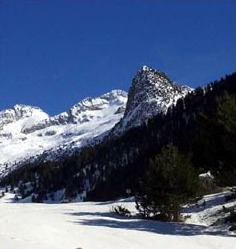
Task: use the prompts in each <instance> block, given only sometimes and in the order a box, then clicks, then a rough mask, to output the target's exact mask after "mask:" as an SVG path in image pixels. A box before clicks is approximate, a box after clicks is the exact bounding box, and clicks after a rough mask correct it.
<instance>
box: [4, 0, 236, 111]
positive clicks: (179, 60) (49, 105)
mask: <svg viewBox="0 0 236 249" xmlns="http://www.w3.org/2000/svg"><path fill="white" fill-rule="evenodd" d="M235 8H236V6H235V1H234V0H221V1H220V0H218V1H217V0H215V1H214V0H208V1H203V0H201V1H194V0H190V1H187V0H186V1H184V0H182V1H177V0H176V1H175V0H172V1H164V0H162V1H154V0H153V1H151V0H150V1H145V0H143V1H133V0H130V1H125V0H123V1H122V0H120V1H115V0H114V1H112V0H111V1H108V0H106V1H91V0H90V1H85V0H84V1H79V0H77V1H75V0H74V1H66V0H64V1H60V0H58V1H56V0H54V1H52V0H51V1H42V0H41V1H40V0H37V1H36V0H31V1H29V0H28V1H26V0H25V1H23V0H14V1H13V0H0V34H1V43H0V51H1V58H0V110H2V109H5V108H9V107H11V106H13V105H14V104H16V103H22V104H30V105H35V106H39V107H41V108H42V109H43V110H45V111H46V112H48V113H49V114H51V115H53V114H58V113H60V112H62V111H66V110H67V109H69V108H70V107H71V106H72V105H73V104H76V103H77V102H79V101H80V100H82V99H83V98H84V97H87V96H91V97H94V96H99V95H101V94H103V93H106V92H108V91H110V90H112V89H123V90H126V91H127V90H128V88H129V86H130V84H131V80H132V77H133V76H134V74H135V73H136V71H137V70H138V69H139V68H140V66H142V65H144V64H145V65H149V66H151V67H153V68H156V69H159V70H162V71H165V72H166V73H167V74H168V75H169V76H170V78H171V79H172V80H174V81H177V82H179V83H182V84H188V85H189V86H192V87H196V86H199V85H203V84H206V83H208V82H210V81H212V80H215V79H217V78H219V77H221V76H224V75H225V74H227V73H232V72H233V71H234V70H235V66H236V62H235V56H236V49H235V44H236V34H235V33H236V27H235V25H236V19H235V18H236V13H235Z"/></svg>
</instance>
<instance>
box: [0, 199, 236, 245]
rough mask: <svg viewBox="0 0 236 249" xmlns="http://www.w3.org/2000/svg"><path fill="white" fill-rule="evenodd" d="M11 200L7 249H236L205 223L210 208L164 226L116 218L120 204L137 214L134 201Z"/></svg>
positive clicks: (0, 202)
mask: <svg viewBox="0 0 236 249" xmlns="http://www.w3.org/2000/svg"><path fill="white" fill-rule="evenodd" d="M11 198H13V195H11V194H6V195H5V197H3V198H1V199H0V248H1V249H80V248H82V249H155V248H158V249H236V237H235V236H234V235H233V234H232V235H231V236H228V235H224V234H221V233H212V232H211V231H210V230H209V229H207V224H206V223H207V222H205V224H204V222H202V224H200V223H201V218H202V219H203V216H204V215H206V213H207V212H206V209H205V210H202V211H201V210H200V211H199V210H198V212H196V210H192V211H191V212H192V213H191V214H192V217H193V218H190V220H189V222H188V224H186V223H163V222H157V221H149V220H140V219H136V218H123V217H119V216H117V215H115V214H113V213H111V209H112V207H113V206H115V205H117V204H122V205H123V206H125V207H127V208H129V209H130V210H131V211H132V210H133V211H134V210H135V209H134V202H133V201H132V200H129V199H128V200H123V201H122V200H121V201H120V202H105V203H92V202H84V203H68V204H34V203H14V202H12V199H11ZM214 198H215V197H214ZM214 198H212V199H214ZM217 198H218V199H219V200H220V198H221V196H220V195H218V196H217ZM212 199H211V198H209V201H212ZM218 199H217V200H218ZM219 200H218V202H219ZM207 201H208V199H207ZM216 202H217V201H216ZM209 203H210V202H209ZM218 204H219V203H218ZM212 208H213V209H216V208H217V203H216V206H214V207H212V206H211V207H209V210H211V209H212ZM186 212H187V211H186ZM204 212H205V213H204ZM208 213H209V212H208ZM191 222H192V223H195V224H189V223H191Z"/></svg>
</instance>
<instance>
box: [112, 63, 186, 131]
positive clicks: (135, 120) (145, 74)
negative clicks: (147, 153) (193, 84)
mask: <svg viewBox="0 0 236 249" xmlns="http://www.w3.org/2000/svg"><path fill="white" fill-rule="evenodd" d="M190 90H191V89H190V88H189V87H187V86H179V85H176V84H174V83H173V82H172V81H171V80H170V79H169V78H168V76H167V75H166V74H164V73H163V72H160V71H157V70H154V69H152V68H150V67H147V66H143V67H142V68H141V69H140V70H139V71H138V73H137V74H136V76H135V77H134V79H133V81H132V84H131V87H130V89H129V92H128V101H127V105H126V110H125V114H124V117H123V118H122V119H121V121H120V122H119V123H118V124H117V125H116V127H115V129H113V132H115V133H119V132H122V131H125V130H127V129H129V128H131V127H134V126H139V125H141V124H142V123H144V122H146V121H147V120H148V119H149V118H152V117H153V116H155V115H157V114H158V113H166V111H167V109H168V107H170V106H171V105H174V104H176V102H177V100H178V99H179V98H181V97H184V96H185V95H186V94H187V93H188V92H189V91H190Z"/></svg>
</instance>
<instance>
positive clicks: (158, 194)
mask: <svg viewBox="0 0 236 249" xmlns="http://www.w3.org/2000/svg"><path fill="white" fill-rule="evenodd" d="M198 189H199V180H198V174H197V172H196V171H195V169H194V168H193V167H192V166H191V163H190V161H189V159H188V157H186V156H185V155H182V154H180V152H179V151H178V149H177V147H175V146H174V145H173V144H169V145H167V146H166V147H164V148H163V149H162V150H161V153H160V154H159V155H157V156H156V157H155V158H154V159H153V160H151V161H150V165H149V169H148V173H147V178H146V182H145V184H144V185H143V188H142V193H141V195H139V196H138V197H137V200H136V204H137V205H136V207H137V209H138V210H139V212H140V213H141V214H142V215H143V216H145V217H152V218H160V217H161V219H162V220H170V221H171V220H173V221H179V219H180V206H181V204H183V203H185V202H187V201H188V200H190V199H191V198H193V197H195V196H196V195H197V194H198Z"/></svg>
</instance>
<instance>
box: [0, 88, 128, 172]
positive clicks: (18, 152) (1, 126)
mask: <svg viewBox="0 0 236 249" xmlns="http://www.w3.org/2000/svg"><path fill="white" fill-rule="evenodd" d="M126 101H127V93H126V92H124V91H121V90H114V91H111V92H109V93H107V94H104V95H102V96H100V97H98V98H86V99H84V100H82V101H81V102H79V103H78V104H76V105H74V106H73V107H72V108H71V109H70V110H69V111H67V112H64V113H61V114H59V115H56V116H54V117H49V115H48V114H46V113H45V112H43V111H42V110H41V109H40V108H38V107H33V106H27V105H15V106H14V107H13V108H11V109H7V110H4V111H1V112H0V154H1V157H0V176H1V175H4V174H5V173H7V172H8V171H9V169H10V168H11V169H12V165H13V164H14V163H16V164H17V163H19V162H22V161H26V160H28V159H29V158H31V157H32V158H35V157H36V156H37V155H40V154H42V153H45V152H46V151H49V150H50V152H52V153H53V151H54V152H55V151H56V152H57V153H58V152H59V151H61V150H62V151H66V150H67V149H73V148H79V147H81V146H84V145H86V144H87V143H88V142H91V140H92V139H101V137H103V136H104V135H105V134H106V132H107V131H109V130H110V129H111V128H112V127H113V126H114V125H115V124H116V123H117V122H118V121H119V120H120V119H121V118H122V116H123V114H124V111H123V110H124V109H125V105H126Z"/></svg>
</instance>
